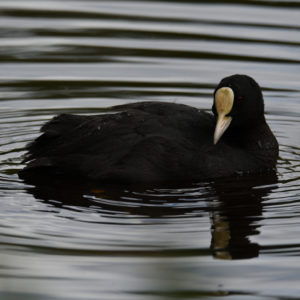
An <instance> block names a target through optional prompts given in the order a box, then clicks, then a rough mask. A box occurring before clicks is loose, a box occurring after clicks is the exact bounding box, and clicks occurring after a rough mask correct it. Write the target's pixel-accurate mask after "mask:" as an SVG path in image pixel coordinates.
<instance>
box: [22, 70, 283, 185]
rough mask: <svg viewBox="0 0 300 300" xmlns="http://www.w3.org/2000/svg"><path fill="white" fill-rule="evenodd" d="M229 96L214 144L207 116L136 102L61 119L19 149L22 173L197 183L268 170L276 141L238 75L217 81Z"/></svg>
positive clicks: (256, 91) (211, 118)
mask: <svg viewBox="0 0 300 300" xmlns="http://www.w3.org/2000/svg"><path fill="white" fill-rule="evenodd" d="M222 87H226V88H230V89H231V90H232V91H233V94H234V100H233V105H232V108H231V110H230V112H229V113H228V114H226V118H227V117H230V118H232V121H231V123H230V125H229V127H228V129H227V130H226V131H225V133H224V134H223V135H222V137H221V138H220V139H219V141H218V142H217V143H216V144H214V139H213V136H214V131H215V127H216V118H217V114H218V107H216V100H215V101H214V104H213V109H212V110H213V114H211V113H207V112H204V111H200V110H198V109H196V108H193V107H190V106H186V105H183V104H175V103H163V102H140V103H132V104H126V105H121V106H115V107H113V108H112V112H111V113H108V114H101V115H93V116H79V115H70V114H62V115H59V116H56V117H54V118H53V119H52V120H50V121H49V122H48V123H46V124H45V125H44V126H43V127H42V128H41V132H42V134H41V136H39V137H38V138H37V139H36V140H35V141H33V142H32V143H31V144H29V145H28V146H27V150H28V153H27V155H26V158H25V161H26V162H27V166H26V167H25V168H24V169H23V170H21V171H20V173H19V174H20V177H21V178H26V176H29V175H30V174H35V175H37V174H41V175H47V176H56V177H58V176H63V177H75V178H82V179H85V180H90V181H96V182H99V183H101V182H112V183H134V182H162V181H200V180H204V179H213V178H217V177H223V176H231V175H234V174H243V173H255V172H266V171H268V170H271V169H273V168H274V167H275V165H276V160H277V157H278V143H277V141H276V138H275V137H274V135H273V133H272V132H271V130H270V128H269V126H268V125H267V123H266V121H265V117H264V103H263V97H262V93H261V89H260V87H259V86H258V84H257V83H256V82H255V81H254V80H253V79H252V78H250V77H248V76H246V75H233V76H230V77H227V78H224V79H223V80H222V81H221V82H220V83H219V85H218V86H217V88H216V90H215V93H216V92H217V91H218V90H220V89H221V88H222Z"/></svg>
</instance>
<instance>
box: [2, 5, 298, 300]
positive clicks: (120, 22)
mask: <svg viewBox="0 0 300 300" xmlns="http://www.w3.org/2000/svg"><path fill="white" fill-rule="evenodd" d="M299 13H300V1H275V0H274V1H228V2H225V1H207V2H205V1H202V2H199V3H198V2H197V1H173V2H167V1H164V2H163V1H152V2H151V1H74V0H70V1H4V0H2V1H1V2H0V39H1V43H0V45H1V47H0V66H1V68H0V104H1V106H0V114H1V118H0V153H1V162H0V196H1V198H0V215H1V218H0V245H1V246H0V247H1V248H0V249H1V252H0V276H1V279H0V298H1V299H4V300H7V299H9V300H11V299H25V300H26V299H30V300H32V299H39V300H40V299H43V300H44V299H47V300H48V299H49V300H50V299H51V300H52V299H57V300H58V299H59V300H62V299H73V300H74V299H84V300H87V299H131V300H132V299H139V300H144V299H145V300H146V299H147V300H148V299H200V298H201V299H217V298H219V297H223V298H224V299H239V300H240V299H241V300H243V299H245V300H249V299H251V300H261V299H299V297H300V296H299V295H300V288H299V281H300V275H299V274H300V272H299V271H300V260H299V256H300V243H299V234H300V189H299V184H300V148H299V144H300V135H299V130H300V123H299V117H300V104H299V98H300V97H299V96H300V89H299V82H300V59H299V53H300V42H299V41H300V30H299V29H300V19H299ZM234 73H246V74H248V75H250V76H253V77H254V78H255V79H256V80H257V81H258V82H259V83H260V85H261V86H262V88H263V92H264V96H265V103H266V117H267V120H268V123H269V124H270V126H271V128H272V130H273V132H274V133H275V135H276V136H277V138H278V141H279V144H280V159H279V161H278V168H277V173H276V174H270V175H269V176H264V177H255V178H251V177H250V178H240V179H239V180H233V179H232V180H230V179H228V180H219V181H216V182H210V183H198V184H190V185H179V184H178V185H173V186H147V185H146V186H131V187H124V186H101V187H91V186H83V185H82V186H81V185H80V186H74V185H71V184H70V185H68V184H67V183H64V184H63V185H62V184H59V183H58V184H56V185H55V184H52V185H50V184H49V185H43V186H39V187H34V186H30V185H27V184H25V183H23V182H22V181H21V180H20V179H18V176H17V171H18V170H19V169H20V168H22V166H23V165H22V163H21V161H22V156H23V155H24V146H25V144H26V143H27V142H29V141H31V140H32V139H33V138H35V137H36V136H37V135H38V131H39V128H40V126H41V125H42V124H43V123H44V122H45V121H47V120H49V119H50V118H51V117H52V116H54V115H56V114H58V113H61V112H68V113H78V114H81V113H82V114H86V113H88V114H91V113H100V112H101V110H102V109H103V108H105V107H108V106H111V105H114V104H122V103H127V102H133V101H143V100H153V101H156V100H161V101H170V102H178V103H185V104H188V105H192V106H195V107H198V108H202V109H210V107H211V104H212V91H213V89H214V87H215V85H216V84H217V83H218V82H219V80H220V79H221V78H223V77H224V76H227V75H230V74H234Z"/></svg>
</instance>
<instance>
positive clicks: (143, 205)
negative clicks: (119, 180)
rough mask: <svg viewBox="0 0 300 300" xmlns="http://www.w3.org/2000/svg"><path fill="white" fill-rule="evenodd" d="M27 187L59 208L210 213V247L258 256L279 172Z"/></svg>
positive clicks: (41, 182) (219, 252)
mask: <svg viewBox="0 0 300 300" xmlns="http://www.w3.org/2000/svg"><path fill="white" fill-rule="evenodd" d="M25 182H26V183H28V184H31V185H32V187H29V188H28V192H29V193H31V194H33V196H34V197H35V198H37V199H40V200H43V201H45V202H47V203H51V205H55V206H57V207H70V206H72V207H74V206H77V207H93V209H97V208H99V212H100V211H101V212H103V211H107V212H108V211H109V212H110V214H118V213H120V212H121V213H127V214H131V215H142V216H147V217H153V218H164V217H166V216H168V217H169V216H183V215H191V214H193V213H194V215H195V213H197V215H198V216H199V217H201V212H202V213H204V212H205V213H207V212H209V214H210V219H211V234H212V239H211V245H210V248H211V251H212V255H213V256H214V257H215V258H219V259H242V258H252V257H257V256H258V255H259V250H260V246H259V245H258V244H257V243H255V242H252V241H251V236H253V235H257V234H259V232H260V229H259V227H260V226H261V222H260V220H261V219H263V202H264V199H265V198H266V196H267V195H268V194H269V193H270V192H271V191H272V190H274V189H276V183H277V176H276V173H275V172H274V173H269V174H264V175H259V176H245V177H235V178H227V179H218V180H215V181H212V182H207V183H201V184H190V185H185V186H182V185H181V186H180V188H178V184H177V185H175V184H172V185H170V184H168V185H159V186H158V185H155V186H153V185H152V186H150V185H138V186H137V185H131V186H128V185H127V186H120V185H118V186H116V185H105V186H99V185H95V184H91V183H82V182H74V180H63V181H62V180H61V179H53V178H52V179H51V180H50V179H45V178H32V177H31V178H26V179H25Z"/></svg>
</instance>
